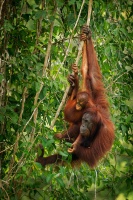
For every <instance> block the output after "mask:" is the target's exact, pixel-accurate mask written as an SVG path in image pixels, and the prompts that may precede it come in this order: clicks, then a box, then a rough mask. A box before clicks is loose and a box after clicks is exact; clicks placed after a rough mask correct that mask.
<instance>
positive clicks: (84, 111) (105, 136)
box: [37, 26, 114, 168]
mask: <svg viewBox="0 0 133 200" xmlns="http://www.w3.org/2000/svg"><path fill="white" fill-rule="evenodd" d="M81 40H83V41H84V46H83V56H82V67H81V72H82V80H83V81H82V88H81V91H80V92H79V91H78V90H79V86H78V82H79V81H78V73H77V68H76V66H75V65H74V66H73V71H74V75H70V76H69V79H68V80H69V82H70V85H71V87H70V91H71V94H70V97H69V99H68V101H67V103H66V106H65V109H64V117H65V120H66V121H67V122H69V123H70V126H69V128H68V130H67V131H66V132H64V133H63V134H56V138H58V139H66V140H67V141H70V142H72V147H71V148H69V149H68V152H69V153H71V154H72V162H73V161H75V160H76V161H78V162H79V163H81V162H86V163H87V164H88V165H89V166H90V167H91V168H93V167H95V166H96V165H97V163H98V161H99V160H100V159H101V158H102V157H103V156H104V155H105V154H106V153H107V152H108V151H109V150H110V149H111V147H112V144H113V141H114V126H113V123H112V122H111V120H110V117H109V109H108V107H109V105H108V102H107V100H106V96H105V90H104V87H103V83H102V76H101V72H100V67H99V65H98V61H97V57H96V53H95V50H94V46H93V42H92V39H91V32H90V30H89V29H88V27H87V26H83V28H82V32H81ZM60 160H61V156H60V155H58V154H56V155H52V156H49V157H46V158H43V155H41V156H40V157H38V158H37V162H39V163H41V164H42V165H43V166H45V165H47V164H51V163H55V162H58V161H60Z"/></svg>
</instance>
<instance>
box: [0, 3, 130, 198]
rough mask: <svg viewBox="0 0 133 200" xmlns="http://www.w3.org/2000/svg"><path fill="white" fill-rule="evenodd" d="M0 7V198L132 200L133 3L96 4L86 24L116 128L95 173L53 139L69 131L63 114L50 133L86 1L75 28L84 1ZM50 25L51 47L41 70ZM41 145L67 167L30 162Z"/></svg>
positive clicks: (46, 152) (75, 52)
mask: <svg viewBox="0 0 133 200" xmlns="http://www.w3.org/2000/svg"><path fill="white" fill-rule="evenodd" d="M2 2H3V4H2V5H1V8H2V9H1V11H2V12H1V22H0V23H1V26H0V27H1V28H0V29H1V31H0V34H1V35H0V36H1V41H0V42H1V48H0V51H1V60H0V62H1V69H0V83H1V85H0V91H1V95H0V105H1V107H0V128H1V134H0V152H1V158H0V165H1V166H2V167H1V171H0V176H1V182H0V197H1V199H22V200H28V199H40V200H41V199H50V200H53V199H60V200H61V199H63V200H65V199H70V200H71V199H75V200H78V199H85V200H88V199H93V198H95V199H99V200H100V199H106V198H108V199H117V200H119V199H129V200H130V199H132V198H133V192H132V185H133V168H132V162H133V151H132V145H133V136H132V129H133V123H132V122H133V119H132V114H133V113H132V108H133V107H132V106H133V92H132V88H133V82H132V79H133V71H132V69H133V65H132V50H133V49H132V43H131V42H132V41H131V36H132V30H131V25H132V17H133V10H132V9H133V7H132V1H131V0H127V1H124V0H121V1H120V0H118V1H114V0H113V1H103V0H99V1H94V2H93V11H92V17H91V22H90V27H91V30H92V36H93V39H94V43H95V49H96V51H97V54H98V58H99V63H100V66H101V70H102V73H103V80H104V83H105V87H106V88H107V93H108V97H109V101H110V105H111V108H110V109H111V114H112V120H113V121H114V124H115V128H116V131H115V133H116V139H115V143H114V145H113V148H112V151H111V152H110V153H109V155H107V157H106V158H105V159H104V160H103V161H101V163H100V164H99V166H98V167H97V168H96V169H95V170H90V169H89V168H88V166H87V165H85V164H84V165H82V166H81V167H80V168H77V169H72V168H71V167H70V166H69V165H70V164H69V161H70V160H71V157H70V156H69V155H68V153H67V148H68V146H69V145H70V144H69V143H64V142H59V141H57V140H55V139H54V138H53V135H54V133H55V132H61V131H62V130H64V129H66V128H67V124H65V122H64V121H63V113H62V112H60V114H59V117H58V119H57V120H56V123H55V124H54V128H53V129H52V130H51V129H50V125H51V122H52V120H53V118H54V117H55V114H56V111H57V109H58V107H59V105H60V103H61V100H62V96H63V94H64V91H65V89H66V85H67V80H66V77H67V75H68V74H69V73H70V70H71V64H72V63H74V62H75V58H76V56H77V50H78V45H79V40H78V34H79V32H80V27H81V26H82V25H83V24H84V23H86V19H87V12H88V1H86V2H85V4H84V7H83V10H82V12H81V16H80V19H79V21H78V26H77V27H76V29H75V30H74V31H73V28H74V25H75V22H76V20H77V17H78V14H79V10H80V8H81V4H82V1H81V0H78V1H76V0H70V1H63V0H58V1H54V2H53V1H51V0H50V1H47V0H46V1H44V0H41V1H40V0H27V1H26V0H22V1H20V0H17V1H16V0H12V1H8V0H5V1H2ZM52 23H54V25H53V32H52V43H51V44H52V46H51V50H50V56H49V58H48V65H45V58H46V56H47V48H48V44H49V41H50V39H49V36H50V30H51V24H52ZM71 35H72V41H71V43H70V48H69V49H68V50H69V51H68V54H67V53H66V52H67V48H68V46H69V39H70V36H71ZM64 56H66V59H65V60H64ZM38 92H39V93H38ZM40 142H41V143H42V144H43V146H44V148H45V155H50V154H52V153H53V152H56V151H58V152H59V153H60V154H61V155H62V156H63V158H64V160H68V162H67V163H68V164H67V165H65V166H55V165H54V166H49V167H47V168H45V169H43V168H42V167H41V166H40V165H39V164H38V163H36V162H35V161H34V160H35V158H36V153H35V152H36V145H37V144H38V143H40Z"/></svg>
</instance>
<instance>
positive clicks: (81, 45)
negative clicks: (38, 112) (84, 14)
mask: <svg viewBox="0 0 133 200" xmlns="http://www.w3.org/2000/svg"><path fill="white" fill-rule="evenodd" d="M92 2H93V0H90V1H89V6H88V18H87V25H88V26H89V24H90V18H91V11H92ZM83 5H84V0H83V2H82V5H81V9H80V12H79V15H78V19H77V21H76V23H75V26H74V29H73V31H74V30H75V28H76V26H77V24H78V21H79V17H80V15H81V11H82V8H83ZM73 31H72V33H73ZM71 39H72V34H71V37H70V40H69V46H68V48H67V51H66V55H65V57H64V60H63V62H62V64H61V66H63V64H64V62H65V60H66V57H67V54H68V50H69V47H70V42H71ZM82 48H83V41H81V42H80V45H79V49H78V55H77V58H76V62H75V63H76V64H78V62H79V59H80V55H81V53H82ZM58 72H59V70H58ZM68 91H69V86H68V87H67V88H66V90H65V93H64V95H63V98H62V101H61V103H60V105H59V107H58V110H57V112H56V114H55V117H54V119H53V120H52V122H51V126H50V128H51V129H53V127H54V124H55V122H56V119H57V118H58V116H59V113H60V111H61V109H62V107H63V105H64V103H65V99H66V97H67V94H68Z"/></svg>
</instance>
